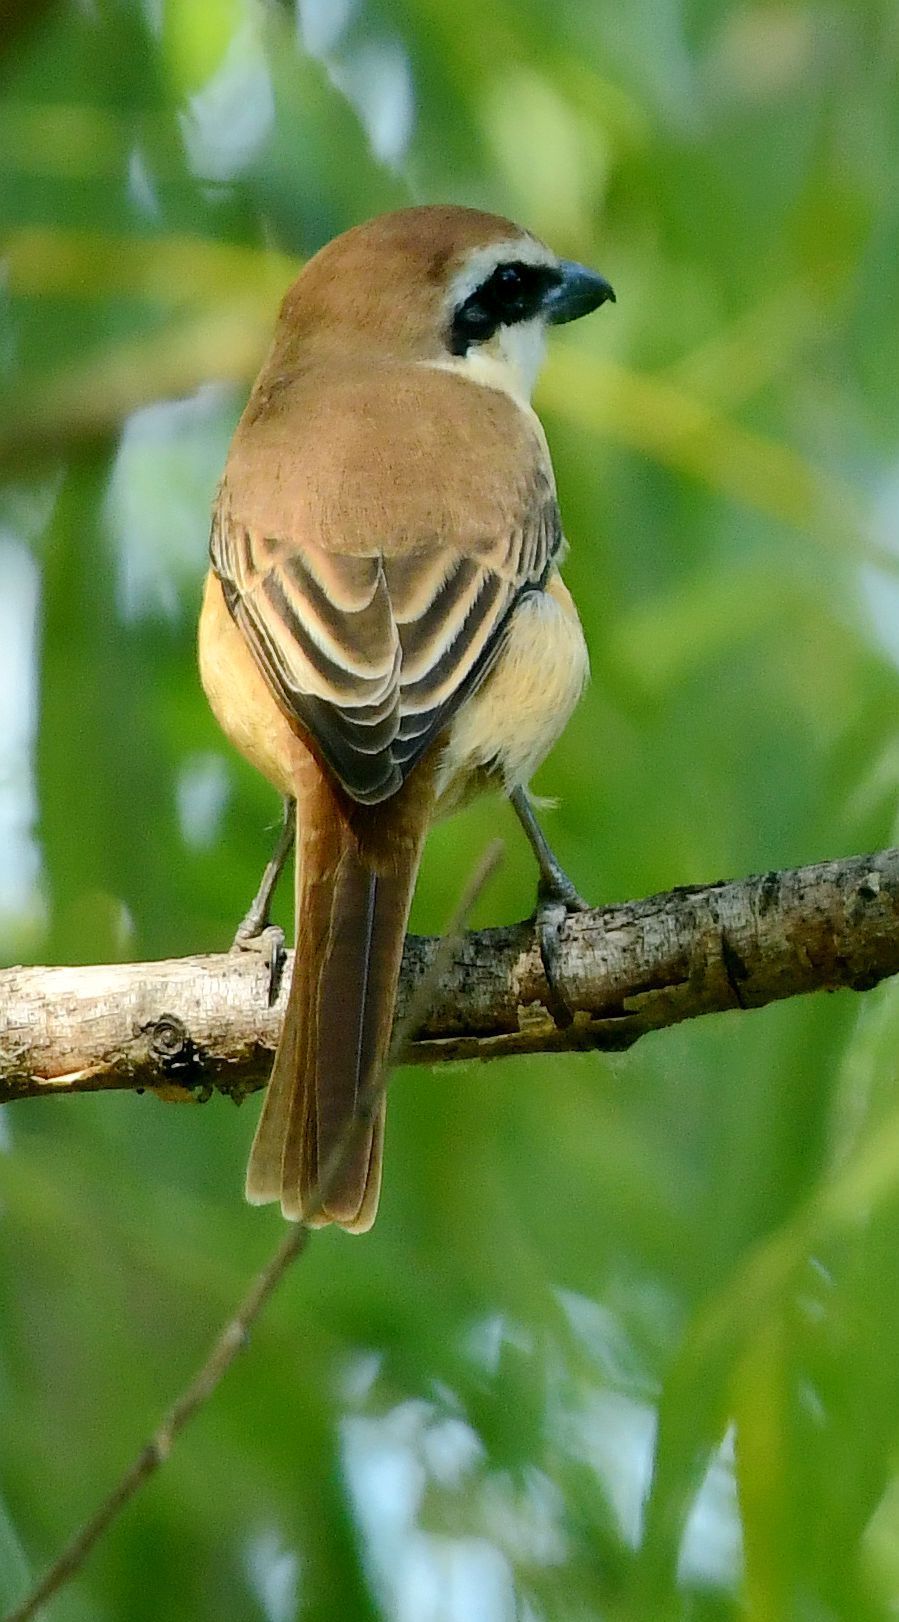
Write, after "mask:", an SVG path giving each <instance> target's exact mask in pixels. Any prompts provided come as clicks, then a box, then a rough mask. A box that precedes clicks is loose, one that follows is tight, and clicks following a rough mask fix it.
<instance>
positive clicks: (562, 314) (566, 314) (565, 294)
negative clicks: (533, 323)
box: [543, 259, 615, 327]
mask: <svg viewBox="0 0 899 1622" xmlns="http://www.w3.org/2000/svg"><path fill="white" fill-rule="evenodd" d="M559 275H560V278H561V279H560V280H559V281H557V282H556V283H555V285H554V286H553V287H551V288H550V289H549V291H548V293H547V294H546V297H545V298H544V300H543V314H544V316H545V318H546V320H547V321H548V322H549V323H550V325H551V326H554V327H557V326H561V325H562V322H563V321H578V320H579V319H580V317H581V316H582V315H589V314H590V311H591V310H598V309H599V306H600V305H601V304H606V303H612V304H614V303H615V293H614V290H613V288H612V287H611V286H610V285H609V283H608V282H607V281H606V279H605V277H604V276H600V275H598V274H597V272H596V271H595V270H588V269H587V267H586V265H579V264H577V263H576V262H575V261H574V260H573V259H561V260H560V261H559Z"/></svg>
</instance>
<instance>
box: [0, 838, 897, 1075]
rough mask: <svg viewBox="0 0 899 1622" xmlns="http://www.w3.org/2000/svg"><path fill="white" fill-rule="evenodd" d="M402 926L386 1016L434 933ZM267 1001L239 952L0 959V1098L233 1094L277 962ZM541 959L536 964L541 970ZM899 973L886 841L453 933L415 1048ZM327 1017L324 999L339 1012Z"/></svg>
mask: <svg viewBox="0 0 899 1622" xmlns="http://www.w3.org/2000/svg"><path fill="white" fill-rule="evenodd" d="M438 944H439V943H438V941H437V940H434V939H422V938H418V937H414V936H410V937H409V939H408V940H407V942H406V948H405V954H404V958H403V971H402V979H401V984H400V1000H399V1008H398V1017H399V1018H402V1017H403V1013H404V1010H406V1009H407V1008H408V1007H409V1003H410V999H411V998H412V997H413V996H414V994H415V989H416V986H419V985H420V983H421V980H422V977H423V976H424V975H425V974H427V972H428V967H429V965H430V963H431V962H432V960H433V957H434V954H435V952H436V950H437V947H438ZM289 970H290V963H289V962H288V965H287V970H286V971H285V976H284V980H283V983H282V990H281V995H280V997H279V999H278V1002H277V1003H276V1004H275V1006H274V1007H273V1008H268V1007H267V998H266V983H267V976H266V972H265V970H264V969H263V967H262V965H261V963H260V962H259V961H258V960H256V958H255V957H254V956H253V955H252V954H244V953H240V954H237V953H235V954H220V955H216V956H208V957H189V958H180V959H176V960H172V961H167V962H156V963H119V964H113V965H107V966H102V967H90V968H13V969H6V970H4V971H2V972H0V1102H3V1103H8V1102H9V1101H11V1100H12V1099H16V1098H33V1097H40V1096H44V1095H45V1094H48V1093H71V1092H95V1091H100V1090H103V1089H106V1088H153V1089H154V1090H155V1091H156V1092H157V1093H159V1094H160V1095H161V1096H163V1097H169V1098H175V1099H177V1098H182V1099H186V1098H204V1097H208V1096H209V1094H210V1093H211V1092H212V1091H213V1090H215V1089H218V1090H220V1091H223V1092H228V1093H230V1094H232V1095H233V1096H234V1097H235V1098H237V1099H239V1098H240V1097H241V1096H242V1095H243V1094H244V1093H246V1092H249V1091H251V1090H253V1089H254V1088H256V1087H260V1086H262V1085H263V1084H264V1082H265V1081H266V1079H267V1076H268V1072H269V1069H270V1066H271V1060H272V1054H273V1052H274V1048H275V1045H276V1042H277V1037H278V1030H279V1026H280V1020H281V1014H282V1009H283V1005H284V1000H285V996H286V993H285V989H284V988H285V986H286V984H287V975H288V974H289ZM547 970H549V975H548V973H547ZM896 973H899V849H891V850H884V851H878V852H876V853H875V854H874V855H870V856H858V857H851V858H849V859H847V860H845V861H834V862H821V863H818V864H816V865H815V866H811V867H800V868H792V869H787V870H784V871H782V872H771V873H764V874H761V875H756V876H755V877H752V878H748V879H743V880H740V881H737V882H733V883H717V884H709V885H697V886H692V887H689V888H684V889H677V890H669V891H667V892H665V893H664V894H662V895H656V896H650V897H648V898H647V899H646V900H643V901H629V902H626V903H625V904H623V905H620V906H612V907H600V908H597V909H595V910H594V911H591V912H586V913H580V914H576V915H573V916H570V917H566V918H560V919H559V920H558V922H557V923H556V924H555V925H553V926H551V927H549V928H548V929H545V930H544V931H543V932H542V936H541V938H538V935H537V933H536V932H535V929H534V926H533V924H532V923H521V924H514V925H511V926H509V927H507V928H502V929H486V930H479V931H477V932H473V933H469V934H467V935H465V936H464V937H463V938H462V940H461V941H460V943H459V944H458V945H457V946H456V947H455V948H454V950H453V952H452V954H451V961H450V962H449V964H448V966H447V967H446V968H445V970H444V972H443V973H442V974H441V975H440V978H439V980H438V983H437V988H436V991H435V992H434V994H433V996H432V998H431V1011H430V1014H429V1016H428V1018H427V1020H426V1021H425V1023H424V1025H423V1026H422V1027H421V1030H420V1032H419V1034H418V1037H417V1039H416V1040H415V1042H414V1043H413V1045H412V1048H411V1051H410V1054H409V1058H410V1059H411V1061H412V1062H413V1063H416V1062H417V1063H423V1064H434V1063H438V1062H442V1061H446V1060H450V1059H492V1058H499V1057H505V1056H507V1055H510V1054H515V1053H534V1052H553V1053H558V1052H563V1051H566V1050H575V1049H580V1050H584V1049H589V1048H598V1049H605V1050H607V1051H609V1050H620V1049H623V1048H626V1047H629V1046H630V1045H631V1044H632V1043H633V1042H636V1041H637V1040H638V1038H639V1037H641V1036H643V1035H645V1034H646V1033H647V1032H648V1031H654V1030H659V1029H661V1028H662V1027H664V1026H668V1025H675V1024H677V1023H679V1022H680V1021H681V1020H684V1019H693V1018H695V1017H697V1016H698V1015H700V1014H710V1013H716V1012H721V1011H722V1010H725V1009H749V1008H760V1007H762V1006H763V1005H764V1004H765V1003H769V1002H774V1001H777V1000H778V999H780V998H783V997H795V996H799V995H800V994H802V993H805V992H811V991H825V990H826V991H833V990H836V989H838V988H841V987H843V988H851V989H853V990H855V991H864V990H867V989H869V988H870V987H871V986H873V985H876V984H877V982H878V981H880V980H882V979H884V978H886V977H887V976H888V975H892V974H896ZM336 1017H339V1011H338V1013H337V1014H336Z"/></svg>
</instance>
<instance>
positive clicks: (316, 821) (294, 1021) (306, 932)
mask: <svg viewBox="0 0 899 1622" xmlns="http://www.w3.org/2000/svg"><path fill="white" fill-rule="evenodd" d="M417 775H418V774H416V776H417ZM416 787H417V790H418V791H417V792H415V791H413V784H412V783H409V784H407V785H406V786H405V787H404V789H402V790H401V791H400V792H399V794H397V795H396V796H395V797H394V799H393V800H391V801H390V802H388V803H387V804H386V805H382V806H378V807H363V806H358V805H355V804H353V803H352V802H348V801H347V800H346V798H345V796H343V795H341V793H340V791H339V790H337V789H335V788H334V786H333V785H332V784H331V782H330V781H329V780H327V779H326V778H325V777H324V774H320V776H319V785H318V788H319V804H317V805H314V806H310V805H309V804H306V805H305V806H304V808H303V809H304V810H305V813H306V815H305V816H304V817H303V824H304V826H301V829H300V831H299V842H298V847H297V879H296V899H297V949H296V956H295V959H294V970H293V979H292V982H291V988H290V994H289V997H288V1005H287V1011H286V1014H285V1019H284V1026H283V1029H282V1033H281V1040H280V1043H279V1045H278V1051H277V1053H276V1055H275V1062H274V1067H273V1070H272V1077H271V1081H270V1083H269V1088H268V1093H267V1095H266V1098H265V1101H264V1104H263V1109H262V1114H261V1115H260V1118H259V1126H258V1128H257V1132H256V1138H255V1141H254V1143H253V1148H252V1151H251V1154H250V1162H249V1167H248V1170H247V1198H248V1199H249V1200H250V1201H251V1202H252V1203H254V1204H263V1203H266V1202H268V1201H270V1200H277V1199H280V1201H281V1207H282V1210H283V1212H284V1215H285V1216H286V1217H288V1218H290V1219H292V1220H295V1221H305V1222H307V1223H309V1224H310V1226H315V1227H318V1226H321V1225H323V1224H324V1223H327V1222H337V1223H339V1224H340V1225H341V1226H342V1227H345V1228H348V1229H350V1230H351V1231H352V1232H356V1233H361V1232H364V1231H365V1230H366V1229H367V1228H370V1227H371V1224H372V1223H373V1221H374V1219H375V1214H376V1212H377V1205H378V1195H379V1192H380V1186H381V1156H382V1148H383V1139H384V1113H385V1111H384V1099H383V1098H382V1099H381V1100H380V1101H379V1102H378V1104H377V1106H376V1107H375V1111H374V1114H373V1116H372V1118H371V1121H370V1122H369V1123H368V1125H367V1128H365V1129H361V1128H360V1129H358V1130H357V1131H356V1133H355V1135H354V1141H353V1144H352V1149H351V1151H350V1146H349V1144H348V1142H347V1137H348V1130H349V1125H350V1123H351V1122H352V1120H353V1115H354V1110H355V1107H356V1103H357V1100H358V1098H359V1095H360V1093H361V1092H362V1091H363V1090H364V1089H365V1088H366V1087H367V1086H368V1085H369V1084H370V1083H371V1082H372V1080H373V1079H375V1078H376V1077H377V1075H378V1073H379V1071H380V1069H381V1067H382V1065H383V1063H384V1061H385V1059H386V1057H387V1053H388V1050H389V1045H390V1036H391V1030H392V1024H393V1009H394V1002H395V998H396V985H397V980H398V978H399V970H400V963H401V960H402V950H403V940H404V938H405V932H406V923H407V921H408V916H409V908H410V905H411V901H412V891H413V888H414V885H415V879H416V875H417V871H418V864H419V861H420V858H421V848H422V845H423V842H424V835H425V830H426V826H427V821H428V818H429V814H430V807H431V791H430V786H429V784H428V782H427V781H426V780H425V781H424V782H421V783H419V784H418V785H416ZM341 1148H342V1149H343V1157H342V1158H341V1160H340V1165H339V1169H336V1168H335V1155H337V1153H338V1150H339V1149H341ZM323 1177H324V1178H325V1180H326V1183H327V1187H326V1188H325V1189H324V1190H322V1191H321V1192H322V1193H323V1194H324V1199H323V1201H321V1202H320V1200H319V1194H320V1183H321V1179H322V1178H323Z"/></svg>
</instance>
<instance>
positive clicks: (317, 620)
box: [210, 470, 561, 804]
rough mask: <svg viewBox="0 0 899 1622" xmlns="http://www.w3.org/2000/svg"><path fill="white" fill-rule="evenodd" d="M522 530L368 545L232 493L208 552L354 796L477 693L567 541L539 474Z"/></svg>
mask: <svg viewBox="0 0 899 1622" xmlns="http://www.w3.org/2000/svg"><path fill="white" fill-rule="evenodd" d="M535 485H536V486H537V488H535V489H534V490H533V491H532V497H533V499H532V500H531V501H530V503H529V504H528V508H527V513H526V516H525V519H524V521H523V522H522V524H521V525H520V526H519V527H518V528H517V529H516V531H515V532H514V533H512V534H510V535H508V536H505V537H502V538H501V539H498V540H496V541H493V540H491V541H489V542H485V543H483V544H482V545H480V546H479V547H478V548H477V550H476V552H475V553H474V554H473V553H469V554H468V555H463V554H462V553H461V552H459V551H457V550H455V549H454V548H452V547H449V546H447V545H446V544H445V543H443V544H438V543H436V542H435V543H432V544H431V545H423V546H422V547H421V548H419V549H415V550H413V551H406V552H404V553H403V554H402V555H401V556H396V557H393V556H390V555H389V554H383V553H380V552H379V553H375V554H373V555H371V556H368V557H360V556H358V555H350V554H347V553H343V552H335V551H330V550H325V549H324V548H323V547H320V546H318V545H316V544H314V543H310V542H308V541H306V542H303V544H302V545H300V544H299V543H298V542H297V541H295V540H291V541H284V540H277V539H271V538H268V537H264V536H258V535H254V534H253V533H252V532H251V531H250V530H249V529H247V528H245V527H243V526H241V525H239V524H237V523H235V521H234V519H233V518H232V517H231V515H230V513H229V512H228V510H227V505H226V501H225V499H224V492H223V496H222V499H221V500H220V502H219V505H218V508H217V510H216V515H215V518H214V521H213V527H212V539H211V543H210V553H211V557H212V563H213V567H214V569H215V572H216V574H217V575H218V577H219V579H220V580H221V582H222V586H223V589H224V593H225V600H226V602H227V604H228V608H229V610H230V612H231V614H232V615H233V617H234V619H235V620H236V622H237V624H238V625H239V626H240V628H241V630H242V631H243V633H244V636H245V637H246V638H247V641H248V643H249V646H250V648H251V649H252V651H253V653H254V655H255V657H256V659H257V660H258V662H259V665H260V668H261V669H262V671H263V673H264V675H265V677H266V680H267V681H268V683H269V685H270V687H271V688H272V691H273V692H274V695H275V697H276V698H277V700H278V703H279V704H280V705H281V708H282V709H283V710H284V711H285V713H286V714H287V716H288V717H289V718H291V719H295V720H297V721H298V722H299V723H300V724H301V726H302V727H303V728H305V729H306V730H307V731H308V732H310V733H311V734H312V736H313V738H314V739H315V741H316V743H317V745H318V747H319V749H320V750H321V753H322V755H323V756H324V758H325V760H326V761H327V763H328V765H329V766H330V767H331V769H332V771H333V772H334V773H335V775H336V776H337V777H338V778H339V780H340V782H341V783H342V784H343V786H344V788H345V789H346V791H347V793H348V794H350V795H351V796H352V797H353V799H355V800H359V801H361V802H363V803H365V804H375V803H377V802H378V801H380V800H384V799H387V798H388V797H389V796H390V795H391V794H394V793H395V792H396V790H397V789H398V788H399V787H400V785H401V784H402V782H403V780H404V779H405V777H406V776H407V774H408V773H409V772H410V771H411V769H412V767H413V766H414V765H415V763H416V761H418V760H419V759H420V758H421V756H422V755H423V754H424V752H425V750H426V749H427V747H428V745H429V744H430V743H431V742H432V740H433V739H434V738H435V737H436V736H437V735H438V733H439V732H440V731H441V730H442V729H443V728H444V727H445V726H446V724H447V722H448V721H449V719H450V717H451V716H452V714H453V713H454V711H455V710H456V709H457V708H458V707H459V705H460V704H461V703H462V702H463V701H464V699H465V698H467V697H468V695H469V694H470V693H471V692H473V691H474V689H475V687H476V686H477V685H478V683H479V682H481V681H482V680H483V678H484V676H485V675H486V674H487V672H488V671H489V669H490V667H491V665H492V664H493V662H494V660H495V658H496V656H497V654H498V652H499V650H500V647H501V646H502V638H503V631H504V629H505V627H506V625H507V624H508V621H509V616H510V614H511V613H512V610H513V609H514V607H515V604H516V603H517V602H518V601H519V600H520V598H521V597H522V596H523V595H525V594H526V593H528V592H532V591H539V590H541V589H542V588H543V586H544V585H545V583H546V578H547V575H548V574H549V571H550V568H551V566H552V562H553V559H554V558H555V556H556V554H557V552H558V550H559V547H560V545H561V530H560V523H559V512H558V507H557V505H556V499H555V493H554V491H553V489H552V486H551V483H550V480H549V478H548V477H547V476H546V475H545V474H543V473H542V470H541V472H540V475H539V477H538V478H537V479H535Z"/></svg>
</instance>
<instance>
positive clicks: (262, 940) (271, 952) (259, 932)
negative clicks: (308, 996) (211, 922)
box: [231, 904, 287, 1008]
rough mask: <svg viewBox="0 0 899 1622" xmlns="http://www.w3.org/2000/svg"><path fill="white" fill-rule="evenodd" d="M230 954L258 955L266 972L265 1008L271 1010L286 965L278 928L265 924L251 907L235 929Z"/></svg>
mask: <svg viewBox="0 0 899 1622" xmlns="http://www.w3.org/2000/svg"><path fill="white" fill-rule="evenodd" d="M231 951H232V952H258V954H259V956H260V958H261V960H262V962H263V964H264V966H265V968H266V969H267V970H268V1006H269V1008H273V1007H274V1005H275V1003H276V1002H277V1001H278V992H279V991H280V989H281V977H282V975H283V973H284V964H285V963H286V961H287V952H286V950H285V947H284V931H283V929H282V928H281V927H280V925H279V924H269V923H266V922H265V917H264V915H262V916H260V914H259V912H258V910H257V908H256V906H255V904H254V905H253V906H251V907H250V909H249V911H248V912H247V914H246V916H245V917H244V918H242V919H241V921H240V923H239V924H238V926H237V933H236V935H235V936H234V939H233V941H232V942H231Z"/></svg>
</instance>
